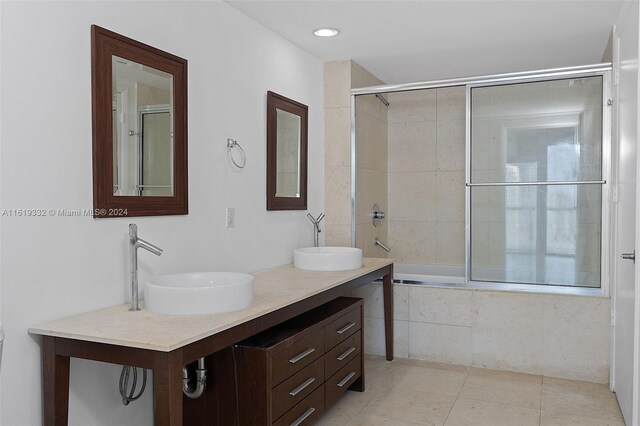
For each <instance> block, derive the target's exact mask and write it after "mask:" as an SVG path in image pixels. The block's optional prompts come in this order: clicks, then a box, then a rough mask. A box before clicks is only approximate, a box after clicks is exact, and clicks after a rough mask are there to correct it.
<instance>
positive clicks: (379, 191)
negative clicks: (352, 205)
mask: <svg viewBox="0 0 640 426" xmlns="http://www.w3.org/2000/svg"><path fill="white" fill-rule="evenodd" d="M356 173H357V176H356V179H357V182H359V183H358V189H359V191H357V193H356V204H357V206H356V210H357V211H356V214H357V223H358V224H367V225H370V226H371V227H372V228H373V222H372V220H371V212H372V211H373V204H374V203H376V204H378V206H379V207H380V208H381V209H382V211H386V210H385V209H386V205H387V200H386V198H387V174H386V173H385V172H380V171H377V170H370V169H364V168H359V169H358V170H357V172H356ZM385 223H386V221H383V224H385Z"/></svg>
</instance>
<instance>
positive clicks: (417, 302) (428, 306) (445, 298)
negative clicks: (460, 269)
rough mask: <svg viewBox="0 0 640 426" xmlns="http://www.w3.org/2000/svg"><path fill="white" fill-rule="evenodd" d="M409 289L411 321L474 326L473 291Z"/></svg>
mask: <svg viewBox="0 0 640 426" xmlns="http://www.w3.org/2000/svg"><path fill="white" fill-rule="evenodd" d="M408 288H409V319H410V320H411V321H417V322H429V323H435V324H447V325H463V326H472V325H473V323H474V312H473V290H457V289H445V288H435V287H426V286H416V285H412V286H408ZM416 337H419V336H416Z"/></svg>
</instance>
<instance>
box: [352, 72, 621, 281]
mask: <svg viewBox="0 0 640 426" xmlns="http://www.w3.org/2000/svg"><path fill="white" fill-rule="evenodd" d="M610 69H611V66H610V64H599V65H594V66H584V67H573V68H563V69H554V70H546V71H539V72H524V73H515V74H501V75H495V76H484V77H475V78H468V79H452V80H441V81H434V82H426V83H415V84H403V85H385V86H374V87H368V88H361V89H353V90H352V111H353V112H352V197H353V199H352V207H353V218H352V219H353V220H352V224H355V225H352V227H353V229H352V240H353V241H352V242H353V244H354V246H357V247H360V248H362V249H363V250H364V252H365V255H366V256H378V257H382V256H386V253H385V252H384V251H382V250H381V249H380V248H379V247H377V246H376V245H375V244H374V243H373V241H375V240H376V239H379V240H381V241H384V242H385V243H387V245H388V246H390V247H391V248H392V251H391V253H390V254H389V256H391V257H394V258H395V259H396V260H397V263H396V279H397V280H401V281H402V282H404V283H409V284H417V283H431V284H440V285H454V286H456V285H458V286H460V285H463V286H474V287H482V286H485V287H487V288H496V287H498V288H499V287H501V286H505V288H509V289H522V290H549V291H557V292H563V291H566V290H567V289H570V291H572V292H576V291H585V292H589V291H598V292H600V291H602V289H606V284H607V273H608V271H607V270H606V269H607V268H606V257H607V255H608V249H607V247H608V233H607V231H606V230H607V229H608V227H607V226H606V224H607V223H608V220H609V212H608V208H607V205H608V197H609V187H608V186H607V181H608V180H609V179H608V177H609V163H608V161H609V158H610V157H609V155H610V135H609V131H610V127H609V112H608V107H607V100H608V98H609V96H608V90H609V71H610ZM382 101H384V102H382ZM374 203H377V204H378V205H379V206H380V209H381V210H383V211H385V212H386V217H385V220H384V225H383V226H379V227H374V226H373V224H372V221H371V215H372V210H371V206H372V205H373V204H374ZM581 289H584V290H581ZM594 289H595V290H594Z"/></svg>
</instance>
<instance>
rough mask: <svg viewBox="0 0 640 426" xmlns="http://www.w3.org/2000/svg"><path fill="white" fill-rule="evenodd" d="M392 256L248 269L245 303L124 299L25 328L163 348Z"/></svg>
mask: <svg viewBox="0 0 640 426" xmlns="http://www.w3.org/2000/svg"><path fill="white" fill-rule="evenodd" d="M392 263H393V259H371V258H365V259H363V266H362V268H359V269H353V270H351V271H337V272H316V271H303V270H300V269H295V268H294V267H293V265H284V266H278V267H275V268H270V269H266V270H263V271H259V272H256V273H253V274H252V275H253V276H254V277H255V281H254V283H255V291H254V298H253V304H252V305H251V307H250V308H248V309H245V310H242V311H236V312H228V313H224V314H212V315H161V314H154V313H152V312H149V311H147V310H145V309H142V310H140V311H136V312H131V311H129V304H125V305H118V306H113V307H110V308H105V309H100V310H97V311H92V312H87V313H84V314H79V315H74V316H71V317H67V318H62V319H58V320H55V321H50V322H47V323H44V324H39V325H37V326H34V327H31V328H30V329H29V333H31V334H40V335H45V336H54V337H66V338H69V339H76V340H83V341H89V342H98V343H108V344H112V345H120V346H127V347H132V348H141V349H151V350H156V351H162V352H169V351H172V350H174V349H178V348H180V347H183V346H186V345H188V344H190V343H193V342H196V341H198V340H201V339H204V338H205V337H209V336H212V335H214V334H216V333H219V332H221V331H224V330H227V329H229V328H231V327H235V326H236V325H238V324H242V323H245V322H247V321H251V320H253V319H255V318H258V317H260V316H262V315H265V314H268V313H270V312H273V311H276V310H278V309H280V308H283V307H285V306H288V305H291V304H293V303H296V302H298V301H300V300H304V299H306V298H308V297H311V296H313V295H316V294H318V293H322V292H323V291H325V290H329V289H331V288H333V287H337V286H339V285H341V284H344V283H346V282H348V281H351V280H353V279H356V278H359V277H361V276H363V275H366V274H368V273H370V272H373V271H375V270H376V269H380V268H383V267H385V266H387V265H390V264H392Z"/></svg>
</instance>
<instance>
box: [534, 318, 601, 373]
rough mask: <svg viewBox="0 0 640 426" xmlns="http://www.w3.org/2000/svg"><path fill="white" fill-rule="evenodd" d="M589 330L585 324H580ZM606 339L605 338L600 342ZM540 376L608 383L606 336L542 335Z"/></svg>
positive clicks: (587, 324)
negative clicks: (542, 349) (542, 360)
mask: <svg viewBox="0 0 640 426" xmlns="http://www.w3.org/2000/svg"><path fill="white" fill-rule="evenodd" d="M582 326H583V327H584V328H585V329H589V323H583V324H582ZM603 337H606V338H603ZM543 374H544V375H545V376H550V377H559V378H565V379H575V380H585V381H588V382H595V383H609V336H608V334H607V335H606V336H602V335H594V336H588V335H587V336H584V335H583V336H566V335H564V336H562V335H557V334H548V333H545V334H544V364H543Z"/></svg>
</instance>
